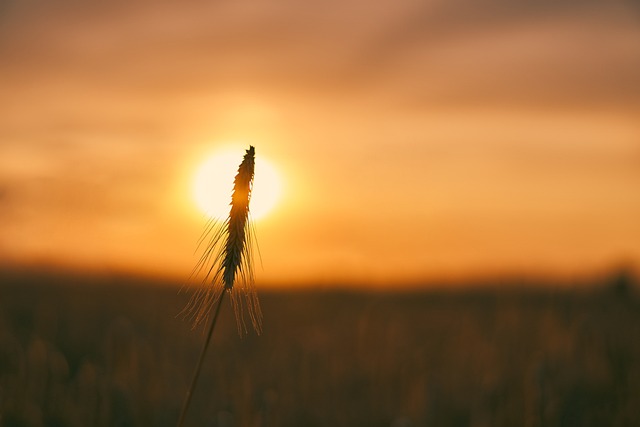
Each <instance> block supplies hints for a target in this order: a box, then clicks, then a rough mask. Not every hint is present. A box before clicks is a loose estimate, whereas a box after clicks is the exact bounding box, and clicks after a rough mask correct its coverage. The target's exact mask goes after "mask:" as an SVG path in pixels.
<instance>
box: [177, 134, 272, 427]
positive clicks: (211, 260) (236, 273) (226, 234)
mask: <svg viewBox="0 0 640 427" xmlns="http://www.w3.org/2000/svg"><path fill="white" fill-rule="evenodd" d="M254 169H255V148H254V147H253V146H250V147H249V149H248V150H247V151H246V153H245V155H244V158H243V159H242V163H241V164H240V167H239V168H238V173H237V174H236V177H235V179H234V181H233V193H232V194H231V209H230V212H229V216H228V217H227V219H226V220H225V221H224V222H222V223H221V224H218V223H217V222H216V221H215V220H210V221H209V222H208V223H207V225H206V226H205V231H204V232H203V234H202V237H201V238H200V241H199V242H198V247H200V245H202V244H203V243H205V242H206V248H205V250H204V253H203V254H202V256H201V257H200V260H199V261H198V263H197V264H196V267H195V268H194V271H193V272H192V276H193V275H194V274H195V275H197V274H198V273H200V272H201V271H202V270H204V271H205V277H204V279H203V282H204V283H207V282H210V283H209V284H207V286H206V287H201V288H200V289H198V291H196V293H195V294H194V295H193V296H192V297H191V300H190V301H189V303H188V304H187V307H186V308H185V312H186V313H187V315H188V316H190V317H191V318H192V320H193V323H194V327H196V326H198V325H199V324H201V323H202V322H204V321H205V320H206V319H207V318H208V317H209V314H210V313H211V311H212V308H213V306H214V305H215V306H216V308H215V312H214V315H213V318H212V320H211V325H210V326H209V331H208V333H207V337H206V339H205V342H204V345H203V347H202V351H201V352H200V357H199V358H198V363H197V364H196V368H195V371H194V374H193V380H192V381H191V387H190V388H189V390H188V392H187V395H186V398H185V401H184V405H183V407H182V411H181V413H180V419H179V420H178V427H181V426H182V425H183V423H184V419H185V416H186V414H187V410H188V409H189V404H190V402H191V396H192V394H193V391H194V389H195V386H196V383H197V381H198V377H199V375H200V369H201V367H202V362H203V361H204V356H205V353H206V351H207V347H208V346H209V342H210V341H211V336H212V335H213V330H214V328H215V325H216V322H217V319H218V315H219V313H220V307H221V306H222V300H223V299H224V295H225V294H227V293H228V294H229V295H230V298H231V302H232V305H233V309H234V313H235V316H236V323H237V326H238V332H239V333H241V334H242V332H245V333H246V332H247V326H246V322H245V318H244V311H245V310H244V307H243V305H244V304H246V306H247V312H248V314H249V318H250V320H251V324H252V325H253V328H254V329H255V331H256V332H257V333H258V334H260V332H261V331H262V312H261V310H260V303H259V301H258V297H257V294H256V292H255V288H254V281H253V261H252V260H253V253H252V248H253V246H252V244H251V243H252V241H253V235H254V233H253V229H252V227H251V225H250V221H249V219H250V213H249V202H250V200H251V190H252V187H253V176H254ZM237 279H240V280H237Z"/></svg>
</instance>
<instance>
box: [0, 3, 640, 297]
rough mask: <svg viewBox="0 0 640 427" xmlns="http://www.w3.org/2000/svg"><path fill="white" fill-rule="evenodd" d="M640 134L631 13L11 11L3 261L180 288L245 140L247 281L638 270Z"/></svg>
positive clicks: (1, 107) (120, 6) (105, 7)
mask: <svg viewBox="0 0 640 427" xmlns="http://www.w3.org/2000/svg"><path fill="white" fill-rule="evenodd" d="M638 117H640V4H639V3H638V2H637V1H636V0H633V1H632V0H612V1H607V2H601V1H589V0H560V1H553V2H551V1H539V0H535V1H534V0H525V1H521V2H511V1H506V0H447V1H445V0H432V1H416V0H398V1H379V2H371V1H364V0H340V1H337V0H329V1H324V2H300V1H292V0H289V1H269V2H264V1H244V0H239V1H238V0H236V1H216V2H213V1H177V0H173V1H158V2H135V3H134V2H125V1H113V2H106V3H104V4H94V3H93V2H81V1H71V0H69V1H44V0H33V1H31V0H29V1H4V2H0V264H4V265H20V264H26V265H30V264H47V265H56V266H58V265H59V266H62V267H65V268H72V269H88V270H96V271H122V272H135V273H142V274H150V275H158V276H167V277H171V278H175V279H177V280H181V279H184V278H186V277H188V275H189V273H190V272H191V269H192V268H193V266H194V265H195V263H196V261H197V258H198V254H197V253H194V251H195V249H196V242H197V240H198V238H199V236H200V234H201V233H202V230H203V228H204V224H205V221H206V218H205V217H204V216H203V214H202V213H201V212H200V211H199V210H198V208H197V207H196V204H195V202H194V200H193V196H192V186H193V176H194V174H195V172H196V170H197V168H198V166H199V165H200V164H201V163H202V162H203V161H204V160H205V159H206V157H207V156H208V155H209V154H210V153H215V152H216V151H217V150H221V149H224V148H229V147H234V148H235V149H236V150H239V151H238V153H239V154H238V156H239V157H238V163H239V162H240V160H241V156H242V153H243V151H242V150H243V149H244V148H248V146H249V145H254V146H255V147H256V156H257V157H258V158H264V159H268V160H269V162H270V163H271V164H272V165H273V166H274V167H275V168H276V169H277V171H278V173H279V175H280V178H281V181H282V185H283V186H282V194H281V198H280V201H279V203H278V204H277V206H276V207H275V208H274V209H273V210H272V211H271V212H270V214H269V215H268V216H265V217H264V218H262V219H260V220H259V221H256V224H255V227H256V233H257V238H258V243H259V249H260V254H261V260H262V262H261V265H260V262H258V266H257V268H256V280H257V282H258V283H261V282H262V283H265V284H267V285H269V284H270V285H272V286H278V285H287V286H288V285H302V284H347V285H349V284H358V285H364V286H380V287H386V286H396V285H398V284H408V283H414V284H415V283H427V282H430V281H434V280H443V279H444V280H449V279H453V280H458V279H459V280H467V279H470V278H477V277H487V276H492V277H494V276H496V277H497V276H500V275H513V274H516V275H519V274H525V275H545V276H553V277H573V276H575V275H585V274H587V275H588V274H594V273H598V272H601V271H603V270H606V269H608V268H612V266H616V265H619V264H621V263H624V264H630V265H639V264H640V221H638V218H640V194H639V192H638V189H639V188H640V120H639V119H638ZM258 179H259V177H258V176H257V177H256V180H258Z"/></svg>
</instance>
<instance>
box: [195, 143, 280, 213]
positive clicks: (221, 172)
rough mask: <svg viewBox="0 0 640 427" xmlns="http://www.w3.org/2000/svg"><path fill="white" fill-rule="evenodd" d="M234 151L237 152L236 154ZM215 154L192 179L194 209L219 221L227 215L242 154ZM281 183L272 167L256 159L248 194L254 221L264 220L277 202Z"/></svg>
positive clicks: (204, 162) (206, 160) (223, 152)
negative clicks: (253, 177)
mask: <svg viewBox="0 0 640 427" xmlns="http://www.w3.org/2000/svg"><path fill="white" fill-rule="evenodd" d="M236 151H237V152H236ZM236 151H232V150H229V151H219V152H216V153H214V154H212V155H210V156H209V157H207V158H206V159H205V160H204V161H203V162H202V163H201V164H200V166H198V169H197V170H196V173H195V175H194V179H193V198H194V201H195V203H196V206H197V207H198V208H199V209H200V210H201V211H202V212H203V213H205V214H206V215H208V216H210V217H212V218H219V219H223V218H226V216H227V215H228V214H229V202H230V200H231V191H232V188H233V178H234V177H235V175H236V173H237V169H238V165H239V164H240V161H241V160H242V151H241V150H236ZM281 188H282V185H281V182H280V177H279V175H278V173H277V172H276V169H275V167H274V166H273V164H272V163H270V162H269V161H267V160H265V159H264V158H262V157H261V156H260V154H259V152H258V153H257V155H256V166H255V179H254V185H253V190H252V193H251V204H250V212H251V217H252V218H253V219H255V220H257V219H260V218H263V217H264V216H266V215H267V214H268V213H269V212H270V211H271V210H272V209H273V208H274V207H275V205H276V203H277V202H278V200H279V199H280V193H281Z"/></svg>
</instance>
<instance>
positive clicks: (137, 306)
mask: <svg viewBox="0 0 640 427" xmlns="http://www.w3.org/2000/svg"><path fill="white" fill-rule="evenodd" d="M1 279H2V282H1V286H0V413H1V414H2V416H1V419H2V422H1V425H2V426H7V427H8V426H34V427H35V426H78V427H80V426H173V425H175V423H176V420H177V417H178V411H179V409H180V406H181V404H182V400H183V397H184V393H185V390H186V388H187V384H188V381H189V380H190V376H191V373H192V369H193V365H194V363H195V361H196V358H197V356H198V351H199V350H200V346H201V342H202V338H203V336H202V332H201V331H196V332H193V331H191V330H190V327H189V325H188V324H187V323H185V322H184V321H182V320H181V319H180V318H178V317H176V315H177V314H178V313H179V311H180V310H181V308H182V307H183V305H184V304H185V301H186V298H187V295H185V294H184V293H183V294H178V293H177V288H175V287H169V286H152V285H153V284H152V283H147V282H143V281H136V280H133V279H125V278H115V277H112V278H93V279H90V278H83V277H80V276H71V275H67V276H64V275H47V274H39V275H38V274H32V275H23V274H16V273H6V272H5V273H2V276H1ZM628 285H629V284H628V283H627V282H626V281H625V280H624V277H622V278H619V279H618V280H612V281H609V282H608V283H602V284H600V285H599V286H597V287H595V288H594V289H592V290H590V291H588V292H586V291H583V292H576V291H570V290H563V291H560V290H549V289H548V288H547V289H546V290H538V291H531V290H525V289H521V288H519V289H520V290H513V288H511V290H510V291H501V292H498V291H495V290H494V291H489V290H486V291H482V290H477V291H472V292H470V291H466V292H463V291H457V292H443V291H439V292H436V291H433V292H425V293H412V294H409V293H405V294H400V293H399V294H382V293H377V294H376V293H357V292H337V291H333V292H329V291H327V292H310V291H309V292H298V293H268V292H264V291H262V292H261V293H260V296H261V301H262V304H263V311H264V315H265V319H264V326H265V327H264V334H263V335H262V336H260V337H256V336H254V335H251V334H250V335H249V336H246V337H244V338H239V337H238V334H237V332H236V327H235V323H234V320H233V317H232V313H231V310H230V307H229V306H225V307H224V310H223V313H222V317H221V319H220V320H221V323H220V324H219V325H218V326H219V327H220V328H219V329H218V330H217V331H216V334H215V336H214V341H213V346H212V347H211V349H210V350H211V351H210V353H209V355H208V360H207V361H206V363H205V367H204V372H203V377H202V378H201V381H200V383H199V385H198V388H197V390H196V393H195V397H194V401H193V406H192V408H191V409H192V411H191V412H190V415H189V419H188V424H189V425H193V426H196V425H197V426H239V427H245V426H252V427H253V426H256V427H258V426H260V427H262V426H307V427H313V426H392V427H401V426H402V427H405V426H406V427H408V426H445V427H446V426H451V427H454V426H455V427H458V426H472V427H481V426H505V427H506V426H531V427H534V426H637V425H640V411H639V410H638V408H640V303H639V301H638V299H637V297H636V296H635V294H634V293H633V289H632V288H631V287H629V286H628Z"/></svg>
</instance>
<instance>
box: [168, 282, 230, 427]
mask: <svg viewBox="0 0 640 427" xmlns="http://www.w3.org/2000/svg"><path fill="white" fill-rule="evenodd" d="M226 293H227V291H226V290H223V291H222V293H221V294H220V298H219V299H218V305H217V307H216V311H215V314H214V315H213V319H212V320H211V326H210V327H209V333H208V334H207V339H206V340H205V342H204V346H202V351H201V352H200V358H199V359H198V364H197V365H196V369H195V371H194V373H193V379H192V380H191V387H190V388H189V391H188V392H187V396H186V398H185V400H184V405H183V406H182V412H181V413H180V419H179V420H178V427H182V426H183V424H184V419H185V417H186V415H187V410H188V409H189V404H190V403H191V396H192V395H193V391H194V390H195V388H196V383H197V382H198V377H199V376H200V368H202V362H203V361H204V355H205V353H206V352H207V347H209V342H211V336H212V335H213V329H214V328H215V326H216V321H217V320H218V315H219V314H220V307H222V300H223V299H224V294H226Z"/></svg>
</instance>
